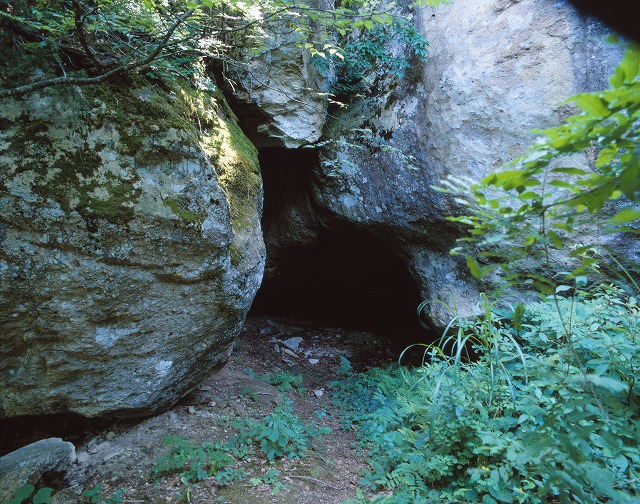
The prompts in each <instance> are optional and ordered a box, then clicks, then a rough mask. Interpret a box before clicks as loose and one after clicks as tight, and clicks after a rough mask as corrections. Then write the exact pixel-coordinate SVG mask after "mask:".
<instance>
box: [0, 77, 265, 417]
mask: <svg viewBox="0 0 640 504" xmlns="http://www.w3.org/2000/svg"><path fill="white" fill-rule="evenodd" d="M5 75H6V74H5ZM8 84H9V83H8V82H5V83H4V85H8ZM261 205H262V185H261V178H260V173H259V166H258V163H257V155H256V151H255V148H254V147H253V145H252V144H251V143H250V142H249V141H248V140H247V139H246V137H245V136H244V135H243V134H242V132H241V131H240V129H239V128H238V126H237V124H236V120H235V117H234V115H233V114H232V113H231V111H230V109H229V108H228V106H227V105H226V103H225V101H224V99H223V98H222V96H221V94H220V93H219V92H218V90H217V89H216V87H215V85H213V83H212V82H210V81H208V80H207V79H203V80H202V81H201V85H200V88H199V89H189V88H182V89H174V88H171V87H170V86H169V87H167V86H164V87H163V86H159V85H157V84H151V83H149V82H145V81H144V80H141V79H135V78H131V79H123V80H121V81H120V82H115V83H112V84H101V85H96V86H87V87H84V88H72V87H66V88H52V89H49V90H45V91H41V92H37V93H33V94H30V95H28V96H26V97H24V98H20V99H5V100H3V101H2V104H1V106H0V335H1V339H2V344H1V345H0V417H16V416H20V415H38V414H47V413H68V412H72V413H78V414H81V415H84V416H87V417H94V416H100V415H107V414H109V415H111V416H121V417H124V416H131V415H143V414H144V415H146V414H150V413H152V412H154V411H156V410H158V409H161V408H165V407H168V406H170V405H171V404H173V403H174V402H175V401H177V400H178V399H179V398H180V397H181V396H182V395H184V394H185V393H186V392H187V391H189V390H190V389H191V388H193V387H194V386H195V385H196V384H197V383H198V382H199V381H200V380H202V379H203V378H204V377H205V376H206V375H207V374H209V373H210V372H211V371H212V370H213V369H215V368H216V367H218V366H221V365H222V364H223V363H224V362H225V361H226V360H227V359H228V357H229V353H230V352H231V347H232V344H233V341H234V337H235V336H236V334H237V332H238V331H239V329H240V327H241V325H242V323H243V321H244V318H245V316H246V313H247V310H248V309H249V306H250V304H251V300H252V299H253V296H254V294H255V292H256V290H257V288H258V286H259V284H260V281H261V278H262V271H263V267H264V257H265V254H264V244H263V241H262V237H261V230H260V214H261Z"/></svg>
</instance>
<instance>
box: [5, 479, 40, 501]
mask: <svg viewBox="0 0 640 504" xmlns="http://www.w3.org/2000/svg"><path fill="white" fill-rule="evenodd" d="M35 489H36V487H34V486H33V485H31V484H29V483H27V484H25V485H22V486H21V487H20V488H18V489H17V490H16V491H15V492H14V493H13V499H12V500H11V501H9V504H21V503H22V502H24V501H25V500H26V499H28V498H29V497H30V496H31V494H32V493H33V491H34V490H35Z"/></svg>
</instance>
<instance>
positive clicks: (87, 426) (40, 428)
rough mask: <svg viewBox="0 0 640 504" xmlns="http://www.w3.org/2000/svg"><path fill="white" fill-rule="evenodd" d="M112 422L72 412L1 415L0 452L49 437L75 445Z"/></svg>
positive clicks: (4, 453) (8, 451)
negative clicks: (3, 417) (37, 414)
mask: <svg viewBox="0 0 640 504" xmlns="http://www.w3.org/2000/svg"><path fill="white" fill-rule="evenodd" d="M113 423H114V421H113V420H112V419H91V418H86V417H83V416H82V415H77V414H74V413H67V414H58V415H42V416H21V417H17V418H6V419H2V420H0V432H1V433H2V434H1V435H0V456H2V455H6V454H7V453H10V452H12V451H14V450H17V449H18V448H21V447H23V446H26V445H28V444H30V443H35V442H36V441H39V440H41V439H46V438H50V437H59V438H62V439H64V440H65V441H70V442H71V443H73V444H74V445H77V444H79V443H80V442H81V441H83V440H85V439H88V438H89V437H90V436H91V435H92V433H94V432H98V431H99V430H100V429H104V428H105V427H106V426H108V425H110V424H113Z"/></svg>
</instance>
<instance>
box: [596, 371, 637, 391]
mask: <svg viewBox="0 0 640 504" xmlns="http://www.w3.org/2000/svg"><path fill="white" fill-rule="evenodd" d="M587 378H588V380H589V381H590V382H591V383H593V384H594V385H595V386H596V387H600V388H603V389H605V390H608V391H609V392H613V393H614V394H615V393H618V392H626V391H627V390H628V389H629V386H628V385H627V384H626V383H623V382H621V381H620V380H617V379H615V378H609V377H607V376H599V375H596V374H589V375H587Z"/></svg>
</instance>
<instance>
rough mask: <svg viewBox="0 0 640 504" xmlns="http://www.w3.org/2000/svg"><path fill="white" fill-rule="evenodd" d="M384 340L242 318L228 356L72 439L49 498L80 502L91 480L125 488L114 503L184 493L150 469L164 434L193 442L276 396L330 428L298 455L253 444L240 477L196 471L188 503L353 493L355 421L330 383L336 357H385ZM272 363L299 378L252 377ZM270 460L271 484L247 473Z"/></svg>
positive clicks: (328, 498) (108, 492)
mask: <svg viewBox="0 0 640 504" xmlns="http://www.w3.org/2000/svg"><path fill="white" fill-rule="evenodd" d="M295 337H300V338H302V341H301V342H300V343H299V348H297V349H296V350H295V351H293V350H290V349H289V348H287V345H285V344H284V342H286V341H287V340H288V339H290V338H295ZM289 345H290V343H289ZM293 346H294V347H295V344H294V345H293ZM388 347H389V344H388V342H386V341H385V340H383V339H379V338H376V337H374V335H373V334H371V333H369V332H359V331H347V330H343V329H336V328H326V327H324V328H323V327H317V326H315V325H313V324H312V323H309V322H305V321H301V320H294V319H284V318H271V317H269V318H268V317H257V318H251V319H249V320H248V321H247V323H246V324H245V327H244V329H243V331H242V332H241V334H240V336H239V338H238V343H237V345H236V349H235V351H234V354H233V356H232V359H231V361H230V362H229V363H228V364H227V365H226V366H225V367H224V368H223V369H222V370H221V371H220V372H218V373H216V374H213V375H212V376H210V377H209V378H208V379H207V380H205V381H204V382H203V383H201V384H200V385H199V386H198V387H197V389H196V390H194V391H193V392H191V393H190V394H189V395H188V396H186V397H185V398H184V399H183V400H181V401H180V402H179V403H178V404H177V405H175V406H174V407H173V408H171V409H170V410H169V411H166V412H164V413H162V414H160V415H157V416H154V417H151V418H148V419H146V420H142V421H140V422H138V423H135V424H132V423H131V422H129V423H121V424H114V425H110V426H108V427H107V428H103V429H101V430H99V431H96V430H94V431H92V432H91V433H90V434H87V435H86V436H85V438H84V439H82V440H81V441H80V442H76V453H77V461H76V463H75V464H74V465H73V467H72V468H71V470H70V471H69V472H68V473H67V475H66V477H65V479H64V481H63V482H62V483H61V484H60V485H59V486H58V489H57V490H58V491H57V492H56V494H54V495H56V497H55V499H54V502H58V503H67V502H68V503H71V502H80V497H79V495H80V493H81V492H82V491H83V490H85V489H91V488H94V487H95V486H96V485H97V484H99V483H100V484H101V485H102V495H103V499H106V498H109V497H112V496H113V495H114V494H115V492H117V491H118V490H124V498H123V502H132V503H133V502H141V503H168V502H180V501H181V499H182V501H183V502H187V501H188V500H187V499H186V495H185V488H186V487H185V485H184V483H183V482H181V481H180V475H179V474H170V475H160V477H158V475H156V474H154V472H153V464H154V462H156V461H157V460H158V459H159V457H160V456H161V455H162V454H163V453H166V452H167V451H168V450H169V448H168V447H167V446H165V445H164V444H163V438H164V437H165V436H167V435H177V436H180V437H182V438H183V439H185V440H188V441H190V442H192V443H193V444H198V443H199V444H202V443H203V442H205V441H211V442H224V441H226V440H227V439H228V438H229V437H230V436H231V435H233V434H235V432H234V431H233V429H231V428H229V427H228V424H229V421H230V420H231V419H234V418H236V419H240V418H250V419H253V420H256V421H260V420H263V419H264V418H265V416H266V415H268V414H270V413H271V412H273V409H274V407H275V406H276V405H277V404H279V403H280V402H281V401H282V400H283V398H285V397H288V398H290V399H291V400H292V401H293V405H294V406H293V407H294V413H295V414H296V415H298V416H299V417H300V418H301V419H302V420H303V421H304V422H305V423H309V422H315V423H316V424H317V425H318V426H324V427H329V428H331V433H330V434H328V435H326V436H324V437H323V438H321V439H320V440H315V441H314V442H313V443H312V448H311V449H310V450H309V451H308V456H306V457H304V458H294V459H280V460H276V461H274V462H268V461H267V459H266V457H265V456H264V454H262V453H261V452H260V451H259V450H256V453H255V454H253V455H249V457H248V458H247V459H245V460H244V461H242V463H241V466H242V468H243V469H244V470H246V471H247V476H246V477H245V478H243V479H242V480H240V481H237V482H234V483H231V484H229V485H227V486H220V485H218V484H217V480H216V479H215V478H208V479H205V480H203V481H201V482H199V483H197V484H196V485H195V486H193V487H192V488H191V491H190V495H189V499H190V502H194V503H231V504H252V503H281V504H286V503H291V504H307V503H308V504H311V503H314V504H325V503H326V504H338V503H340V502H343V501H344V500H346V499H349V498H351V497H354V496H355V493H356V487H357V484H358V481H359V479H360V474H359V473H360V472H361V471H362V470H363V469H365V467H366V461H365V459H364V458H363V457H362V455H363V454H362V450H358V447H357V445H356V436H355V432H354V430H353V429H350V428H348V426H347V428H346V429H345V425H344V421H343V422H342V423H340V421H339V420H340V417H339V412H338V411H337V409H336V405H335V404H334V402H333V401H332V390H331V386H330V382H331V381H333V380H336V379H339V378H340V374H339V373H338V369H339V367H340V364H341V359H340V356H343V357H345V358H347V359H349V361H351V363H352V365H353V368H354V370H356V371H360V370H364V369H368V368H371V367H376V366H382V365H386V364H389V363H391V362H392V361H393V360H394V355H393V354H392V352H391V351H390V350H389V348H388ZM277 371H286V372H288V373H291V374H293V375H297V374H301V375H302V376H303V379H302V387H301V388H299V389H297V390H294V391H292V392H287V393H283V392H281V391H280V390H279V389H278V388H277V387H275V386H273V385H270V384H268V383H265V382H264V381H263V380H261V379H259V377H261V376H264V375H265V374H268V373H272V372H277ZM274 469H275V470H277V471H278V473H277V478H278V481H279V482H280V485H277V487H276V486H275V485H273V484H271V485H269V484H265V483H257V482H256V480H255V479H254V478H264V476H265V475H266V474H267V473H268V472H269V471H272V470H274ZM271 474H273V473H271ZM252 479H254V481H253V482H251V480H252Z"/></svg>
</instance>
